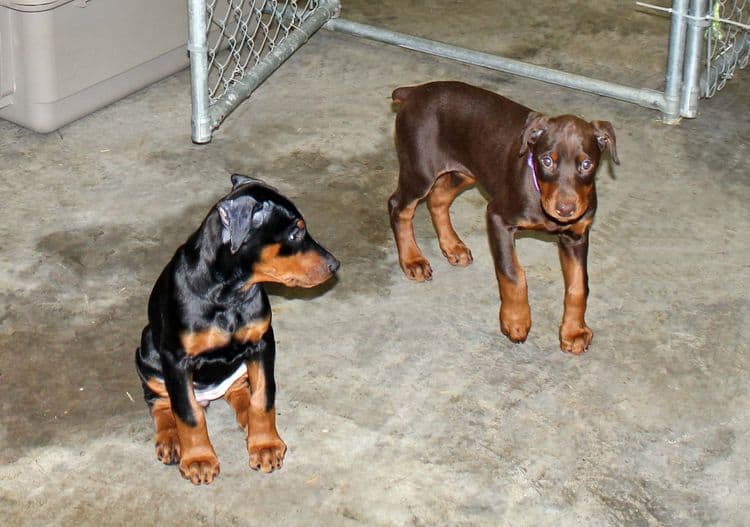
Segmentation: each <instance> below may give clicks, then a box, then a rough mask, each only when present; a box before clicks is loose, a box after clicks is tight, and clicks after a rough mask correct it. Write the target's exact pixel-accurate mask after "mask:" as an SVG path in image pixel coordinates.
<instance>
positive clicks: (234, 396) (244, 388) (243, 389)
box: [224, 375, 250, 434]
mask: <svg viewBox="0 0 750 527" xmlns="http://www.w3.org/2000/svg"><path fill="white" fill-rule="evenodd" d="M224 399H225V400H226V401H227V403H229V406H231V407H232V409H233V410H234V413H235V416H236V417H237V424H238V425H240V427H241V428H242V429H243V430H244V431H245V434H247V428H248V425H249V423H250V380H249V378H248V377H247V375H245V376H243V377H240V378H239V379H237V380H236V381H234V382H233V383H232V385H231V386H230V387H229V389H228V390H227V393H225V394H224Z"/></svg>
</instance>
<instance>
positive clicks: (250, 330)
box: [232, 314, 271, 344]
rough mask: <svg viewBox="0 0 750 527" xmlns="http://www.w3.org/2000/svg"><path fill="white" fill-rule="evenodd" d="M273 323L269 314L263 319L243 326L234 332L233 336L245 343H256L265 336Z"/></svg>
mask: <svg viewBox="0 0 750 527" xmlns="http://www.w3.org/2000/svg"><path fill="white" fill-rule="evenodd" d="M270 325H271V315H270V314H269V315H268V316H267V317H266V318H264V319H262V320H256V321H253V322H251V323H249V324H246V325H245V326H243V327H241V328H240V329H238V330H237V331H235V332H234V334H232V338H233V339H234V340H235V341H237V342H241V343H243V344H245V343H249V344H256V343H258V342H259V341H260V339H261V338H263V335H265V334H266V332H267V331H268V327H269V326H270Z"/></svg>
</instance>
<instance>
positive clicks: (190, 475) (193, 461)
mask: <svg viewBox="0 0 750 527" xmlns="http://www.w3.org/2000/svg"><path fill="white" fill-rule="evenodd" d="M220 471H221V470H220V467H219V459H218V458H217V457H216V455H213V454H204V455H199V456H191V457H190V458H187V456H185V457H183V458H182V459H181V460H180V473H181V474H182V477H183V478H185V479H189V480H190V482H191V483H192V484H193V485H201V484H204V485H208V484H210V483H212V482H213V480H214V478H216V476H218V475H219V472H220Z"/></svg>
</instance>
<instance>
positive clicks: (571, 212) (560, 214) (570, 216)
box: [541, 188, 588, 223]
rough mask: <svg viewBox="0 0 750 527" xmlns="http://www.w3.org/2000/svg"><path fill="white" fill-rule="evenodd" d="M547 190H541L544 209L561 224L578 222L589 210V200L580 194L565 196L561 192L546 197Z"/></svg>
mask: <svg viewBox="0 0 750 527" xmlns="http://www.w3.org/2000/svg"><path fill="white" fill-rule="evenodd" d="M545 190H547V189H545V188H542V189H541V194H542V208H543V209H544V212H545V213H546V214H547V215H548V216H549V217H551V218H552V219H554V220H555V221H557V222H560V223H572V222H574V221H576V220H578V219H579V218H580V217H581V216H583V214H584V213H585V212H586V210H587V209H588V199H587V198H586V197H584V196H579V195H578V194H574V195H572V196H570V195H563V194H562V193H561V192H554V191H553V192H552V195H550V196H547V195H545Z"/></svg>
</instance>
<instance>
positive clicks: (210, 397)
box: [195, 362, 247, 406]
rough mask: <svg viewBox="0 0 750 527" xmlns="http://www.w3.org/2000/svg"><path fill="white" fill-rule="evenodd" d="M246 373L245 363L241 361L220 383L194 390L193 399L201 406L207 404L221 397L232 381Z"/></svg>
mask: <svg viewBox="0 0 750 527" xmlns="http://www.w3.org/2000/svg"><path fill="white" fill-rule="evenodd" d="M246 374H247V365H246V364H245V363H244V362H243V363H242V364H240V367H239V368H237V369H236V370H234V373H233V374H232V375H230V376H229V377H227V378H226V379H224V380H223V381H221V383H219V384H214V385H213V386H209V387H207V388H203V389H200V390H195V399H196V400H197V401H198V404H200V405H201V406H208V403H210V402H211V401H214V400H216V399H219V398H221V397H222V396H223V395H224V394H225V393H227V390H228V389H229V387H230V386H231V385H232V383H234V381H236V380H237V379H239V378H240V377H242V376H243V375H246Z"/></svg>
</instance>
